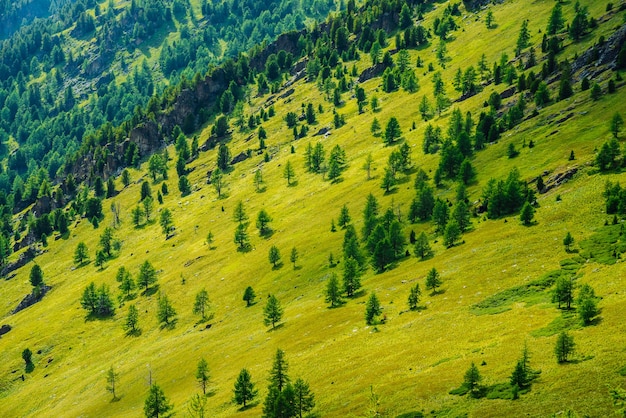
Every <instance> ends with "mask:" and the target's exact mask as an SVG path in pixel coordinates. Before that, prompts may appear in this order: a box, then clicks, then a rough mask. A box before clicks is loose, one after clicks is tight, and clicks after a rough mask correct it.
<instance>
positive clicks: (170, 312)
mask: <svg viewBox="0 0 626 418" xmlns="http://www.w3.org/2000/svg"><path fill="white" fill-rule="evenodd" d="M157 319H158V320H159V323H160V324H161V327H163V328H165V327H172V326H173V325H174V324H175V322H176V310H175V309H174V307H173V306H172V302H170V299H169V298H168V297H167V295H166V294H165V293H161V294H159V299H158V301H157Z"/></svg>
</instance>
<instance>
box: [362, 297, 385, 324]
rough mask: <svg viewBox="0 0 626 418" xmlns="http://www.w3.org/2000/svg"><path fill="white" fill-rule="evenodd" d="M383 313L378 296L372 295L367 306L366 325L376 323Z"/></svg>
mask: <svg viewBox="0 0 626 418" xmlns="http://www.w3.org/2000/svg"><path fill="white" fill-rule="evenodd" d="M381 313H382V308H381V306H380V301H379V300H378V297H377V296H376V293H373V292H372V294H371V295H370V297H369V299H368V300H367V303H366V304H365V323H367V325H373V324H374V323H375V321H376V317H377V316H379V315H380V314H381Z"/></svg>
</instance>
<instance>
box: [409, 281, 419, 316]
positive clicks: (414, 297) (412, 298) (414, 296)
mask: <svg viewBox="0 0 626 418" xmlns="http://www.w3.org/2000/svg"><path fill="white" fill-rule="evenodd" d="M421 294H422V291H421V290H420V285H419V283H415V286H413V287H411V290H410V292H409V300H408V302H409V309H410V310H412V311H415V310H417V308H418V306H419V302H420V296H421Z"/></svg>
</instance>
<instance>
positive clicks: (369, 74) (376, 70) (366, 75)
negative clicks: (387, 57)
mask: <svg viewBox="0 0 626 418" xmlns="http://www.w3.org/2000/svg"><path fill="white" fill-rule="evenodd" d="M383 71H385V66H384V65H383V64H381V63H380V62H379V63H378V64H376V65H374V66H373V67H369V68H366V69H365V70H364V71H363V72H362V73H361V75H359V80H358V81H359V83H363V82H365V81H367V80H370V79H372V78H374V77H378V76H379V75H381V74H382V73H383Z"/></svg>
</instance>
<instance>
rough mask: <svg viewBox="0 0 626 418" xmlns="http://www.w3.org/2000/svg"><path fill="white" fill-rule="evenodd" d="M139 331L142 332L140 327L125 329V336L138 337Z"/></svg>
mask: <svg viewBox="0 0 626 418" xmlns="http://www.w3.org/2000/svg"><path fill="white" fill-rule="evenodd" d="M141 333H142V331H141V328H135V329H134V330H128V331H126V336H127V337H139V336H140V335H141Z"/></svg>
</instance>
